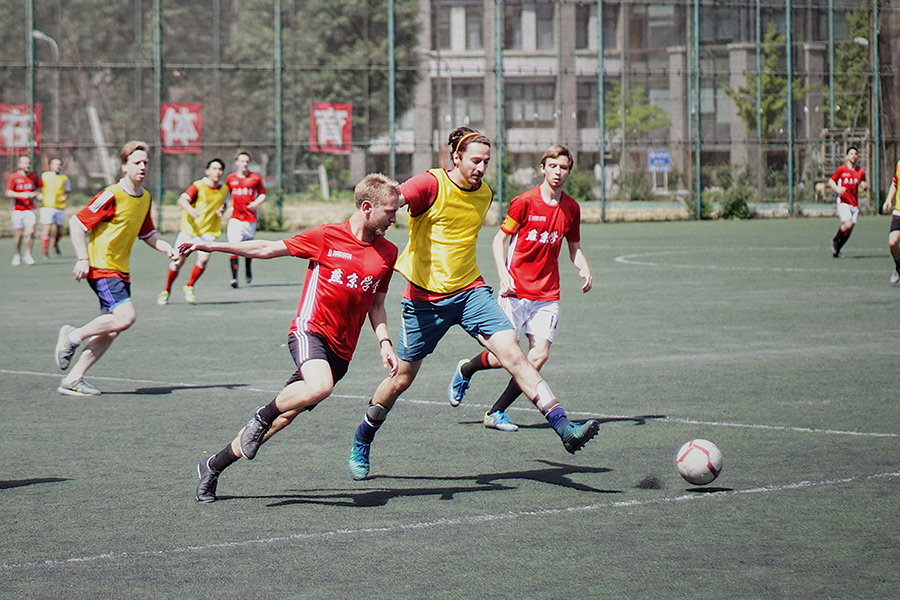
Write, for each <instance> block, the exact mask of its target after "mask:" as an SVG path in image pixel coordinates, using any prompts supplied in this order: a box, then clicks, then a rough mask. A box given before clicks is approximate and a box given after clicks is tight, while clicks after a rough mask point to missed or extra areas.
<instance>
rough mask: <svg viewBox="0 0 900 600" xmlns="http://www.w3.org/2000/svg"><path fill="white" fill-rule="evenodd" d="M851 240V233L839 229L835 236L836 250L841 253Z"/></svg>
mask: <svg viewBox="0 0 900 600" xmlns="http://www.w3.org/2000/svg"><path fill="white" fill-rule="evenodd" d="M849 239H850V232H849V231H844V230H843V229H839V230H838V232H837V235H836V236H834V248H835V250H837V251H838V252H840V251H841V248H843V247H844V244H846V243H847V240H849Z"/></svg>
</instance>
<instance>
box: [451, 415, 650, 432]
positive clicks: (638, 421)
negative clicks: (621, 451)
mask: <svg viewBox="0 0 900 600" xmlns="http://www.w3.org/2000/svg"><path fill="white" fill-rule="evenodd" d="M666 418H667V417H666V415H637V416H634V417H604V418H599V419H597V421H599V422H600V424H601V425H603V424H604V423H628V422H630V423H633V424H634V425H646V424H647V421H653V420H658V419H666ZM576 421H578V420H577V419H576ZM579 422H580V421H579ZM459 424H460V425H483V424H484V423H483V421H460V422H459ZM516 424H517V425H518V426H519V429H547V428H549V427H550V424H549V423H546V422H544V423H531V424H528V425H522V424H519V423H516Z"/></svg>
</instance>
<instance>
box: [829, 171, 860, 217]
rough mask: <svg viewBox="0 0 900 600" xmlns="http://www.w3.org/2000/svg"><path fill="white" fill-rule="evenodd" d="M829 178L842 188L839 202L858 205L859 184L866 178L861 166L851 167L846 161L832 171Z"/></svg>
mask: <svg viewBox="0 0 900 600" xmlns="http://www.w3.org/2000/svg"><path fill="white" fill-rule="evenodd" d="M831 180H832V181H834V182H835V183H836V184H838V185H840V186H842V187H843V188H844V190H845V191H844V194H843V195H842V196H841V202H843V203H844V204H849V205H850V206H859V184H860V183H862V182H863V181H865V180H866V172H865V171H864V170H863V168H862V167H857V168H855V169H851V168H850V167H848V166H847V163H844V164H842V165H841V166H839V167H838V168H837V169H835V171H834V175H832V176H831Z"/></svg>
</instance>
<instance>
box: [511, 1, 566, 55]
mask: <svg viewBox="0 0 900 600" xmlns="http://www.w3.org/2000/svg"><path fill="white" fill-rule="evenodd" d="M554 14H555V9H554V6H553V3H552V2H515V1H508V2H506V3H505V4H504V6H503V48H504V49H506V50H550V49H553V48H555V47H556V34H555V31H554V30H555V22H556V19H555V18H554Z"/></svg>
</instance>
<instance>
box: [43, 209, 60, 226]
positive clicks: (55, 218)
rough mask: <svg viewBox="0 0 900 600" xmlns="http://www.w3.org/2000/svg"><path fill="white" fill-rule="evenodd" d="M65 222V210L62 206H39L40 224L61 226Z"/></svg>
mask: <svg viewBox="0 0 900 600" xmlns="http://www.w3.org/2000/svg"><path fill="white" fill-rule="evenodd" d="M65 224H66V211H65V209H62V208H51V207H49V206H42V207H41V225H56V226H57V227H62V226H63V225H65Z"/></svg>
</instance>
